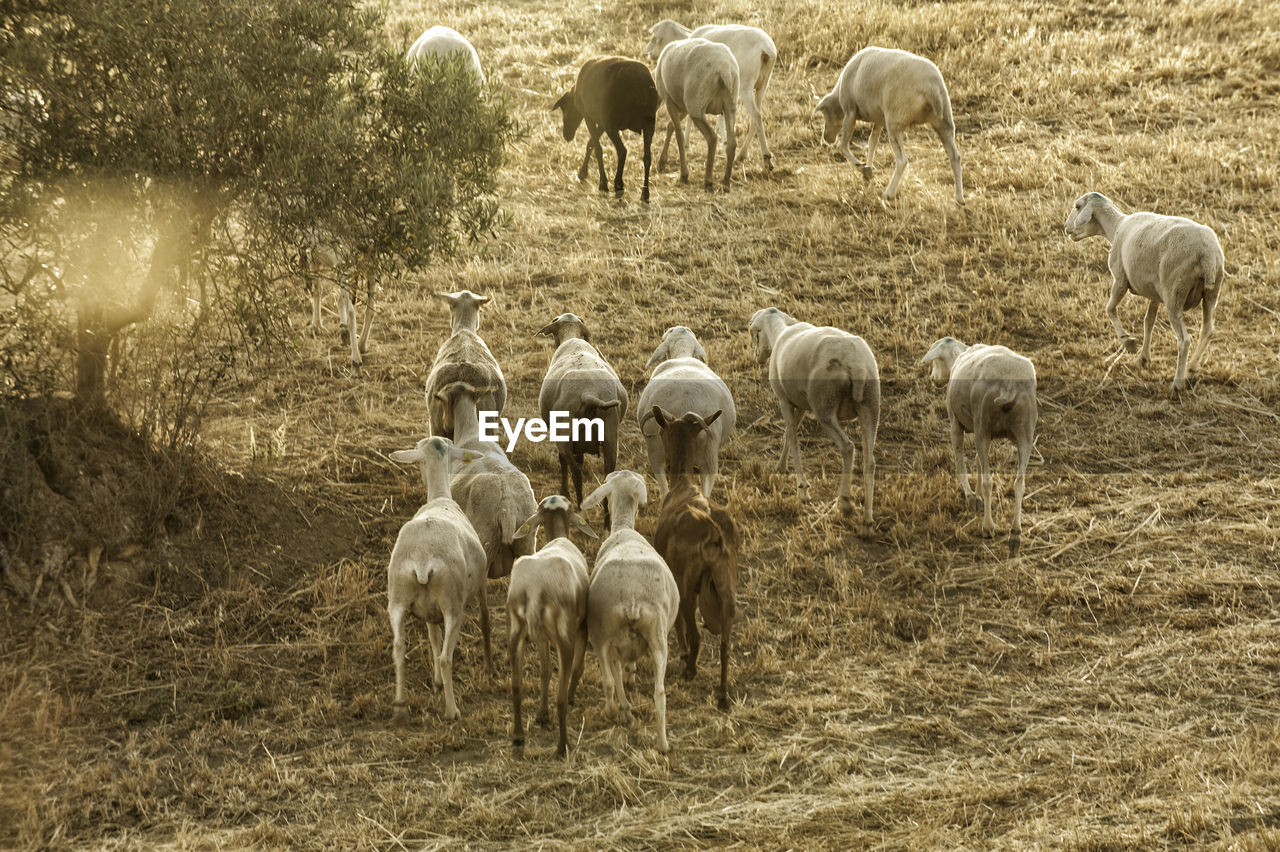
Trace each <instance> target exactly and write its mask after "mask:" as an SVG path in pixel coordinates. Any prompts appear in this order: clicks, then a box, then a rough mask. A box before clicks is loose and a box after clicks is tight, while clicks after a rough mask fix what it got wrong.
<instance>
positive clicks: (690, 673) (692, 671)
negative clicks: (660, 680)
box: [681, 663, 698, 680]
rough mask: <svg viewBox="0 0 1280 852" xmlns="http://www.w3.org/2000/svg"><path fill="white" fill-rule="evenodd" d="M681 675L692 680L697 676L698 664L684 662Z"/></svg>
mask: <svg viewBox="0 0 1280 852" xmlns="http://www.w3.org/2000/svg"><path fill="white" fill-rule="evenodd" d="M681 676H682V677H683V678H684V679H685V680H693V679H694V678H695V677H697V676H698V664H697V663H685V664H684V674H683V675H681Z"/></svg>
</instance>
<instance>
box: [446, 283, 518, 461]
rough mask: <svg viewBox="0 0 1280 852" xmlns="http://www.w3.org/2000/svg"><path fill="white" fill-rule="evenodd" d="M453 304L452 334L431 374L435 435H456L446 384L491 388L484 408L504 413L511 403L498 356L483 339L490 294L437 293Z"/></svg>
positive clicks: (480, 401) (481, 404) (480, 403)
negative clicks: (482, 326) (483, 315)
mask: <svg viewBox="0 0 1280 852" xmlns="http://www.w3.org/2000/svg"><path fill="white" fill-rule="evenodd" d="M436 296H438V297H439V298H441V299H443V300H444V301H446V302H448V304H449V326H450V330H451V331H450V334H449V337H448V339H447V340H445V342H444V343H442V344H441V345H440V350H439V351H438V352H436V360H435V363H434V364H433V365H432V367H431V373H430V374H429V375H428V376H427V414H428V416H429V418H430V426H431V434H432V435H443V436H444V437H446V438H452V437H453V434H454V430H453V422H452V420H451V417H452V409H451V408H450V407H449V406H447V405H445V402H444V400H443V399H441V398H440V396H439V392H440V390H441V389H442V388H444V387H445V386H446V385H451V384H453V383H454V382H465V383H467V384H469V385H471V386H472V387H475V388H489V389H491V390H490V392H489V393H488V394H486V395H484V396H482V397H480V398H479V399H477V400H476V405H477V406H478V407H479V409H480V410H481V411H495V412H497V413H499V414H501V413H502V407H503V406H504V405H506V403H507V382H506V380H505V379H504V378H503V377H502V368H501V367H499V366H498V359H497V358H494V357H493V353H492V352H490V351H489V347H488V346H486V345H485V342H484V341H483V340H481V339H480V335H479V334H478V333H477V329H479V328H480V306H481V305H484V304H487V303H488V301H489V297H488V296H480V295H478V294H476V293H472V292H471V291H470V290H461V291H459V292H457V293H436Z"/></svg>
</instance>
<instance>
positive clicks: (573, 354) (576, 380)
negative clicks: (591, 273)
mask: <svg viewBox="0 0 1280 852" xmlns="http://www.w3.org/2000/svg"><path fill="white" fill-rule="evenodd" d="M538 334H540V335H548V336H550V337H552V338H554V339H555V342H556V351H555V353H554V354H552V356H551V363H550V364H549V365H548V366H547V375H546V377H545V378H544V379H543V380H542V389H541V390H540V391H539V392H538V410H539V412H540V413H541V416H542V419H543V420H546V421H549V420H550V419H551V412H553V411H565V412H568V416H569V417H570V418H573V419H591V420H595V419H599V420H601V421H603V424H604V434H603V438H602V439H598V438H595V437H594V436H592V435H586V436H580V437H584V438H585V440H577V441H561V442H558V443H557V444H556V451H557V452H558V453H559V454H560V493H561V494H568V493H569V481H568V472H569V471H572V472H573V490H574V493H575V494H576V495H577V497H578V503H579V505H581V504H582V460H583V456H584V455H586V454H587V453H590V454H592V455H599V456H600V457H601V459H602V460H603V462H604V472H605V473H606V474H608V473H610V472H612V471H613V469H614V467H615V466H616V465H617V462H618V423H619V421H621V420H622V418H623V417H624V416H626V413H627V390H626V388H624V387H623V386H622V382H620V381H618V374H617V373H616V372H614V370H613V367H611V366H609V362H608V361H606V360H605V359H604V358H603V357H602V356H601V355H600V352H599V350H597V349H596V348H595V347H594V346H592V345H591V337H590V335H589V334H588V333H587V327H586V325H585V324H584V323H583V322H582V320H581V319H579V318H578V317H576V316H574V315H573V314H561V315H560V316H558V317H556V318H555V319H553V320H552V321H551V322H550V323H549V324H547V325H546V326H544V327H543V328H542V329H540V330H539V331H538ZM608 511H609V507H608V505H607V504H606V507H605V519H606V522H607V521H608V517H609V514H608Z"/></svg>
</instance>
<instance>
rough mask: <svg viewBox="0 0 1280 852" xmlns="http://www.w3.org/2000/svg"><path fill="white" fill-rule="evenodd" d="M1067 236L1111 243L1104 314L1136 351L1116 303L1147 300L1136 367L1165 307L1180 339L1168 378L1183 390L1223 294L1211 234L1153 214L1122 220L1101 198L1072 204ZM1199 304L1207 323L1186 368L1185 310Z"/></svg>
mask: <svg viewBox="0 0 1280 852" xmlns="http://www.w3.org/2000/svg"><path fill="white" fill-rule="evenodd" d="M1066 231H1067V235H1068V236H1069V237H1071V239H1072V240H1076V241H1079V240H1083V239H1085V238H1086V237H1093V236H1101V237H1103V238H1105V239H1106V240H1107V242H1109V243H1111V252H1110V253H1109V254H1108V255H1107V266H1108V267H1110V269H1111V298H1110V299H1109V300H1108V301H1107V316H1108V317H1110V319H1111V323H1112V325H1114V326H1115V329H1116V334H1117V335H1118V336H1119V338H1120V341H1121V342H1122V343H1123V344H1124V347H1125V349H1127V350H1128V351H1129V352H1133V351H1134V350H1136V349H1137V348H1138V341H1137V339H1136V338H1134V337H1133V336H1132V335H1130V334H1129V333H1128V332H1126V331H1125V328H1124V326H1123V325H1122V324H1121V323H1120V318H1119V317H1118V316H1117V315H1116V308H1117V307H1119V305H1120V300H1121V299H1123V298H1124V297H1125V294H1126V293H1128V292H1129V291H1131V290H1132V291H1133V292H1134V293H1136V294H1137V295H1139V296H1144V297H1146V298H1147V299H1149V300H1150V301H1149V302H1148V303H1147V314H1146V316H1145V317H1144V318H1143V322H1142V351H1141V352H1139V353H1138V364H1139V365H1144V364H1146V363H1147V359H1148V357H1149V356H1150V350H1151V330H1152V328H1153V327H1154V326H1155V323H1156V314H1157V312H1159V310H1160V306H1161V305H1164V309H1165V312H1166V313H1167V314H1168V316H1169V325H1171V326H1173V334H1174V336H1175V337H1177V339H1178V366H1177V368H1176V369H1175V370H1174V373H1173V390H1174V392H1175V393H1177V392H1178V391H1180V390H1182V388H1183V387H1185V386H1186V375H1187V370H1188V368H1189V369H1191V370H1193V371H1194V370H1197V369H1199V367H1200V362H1201V359H1202V358H1203V357H1204V353H1205V350H1206V349H1207V348H1208V347H1209V339H1210V338H1212V337H1213V308H1214V305H1216V304H1217V303H1218V294H1219V293H1220V291H1221V288H1222V279H1223V256H1222V245H1221V244H1220V243H1219V242H1218V236H1217V235H1216V234H1215V233H1214V232H1213V229H1212V228H1209V227H1206V226H1205V225H1201V224H1199V223H1197V222H1193V221H1191V220H1190V219H1184V218H1183V217H1181V216H1161V215H1159V214H1157V213H1130V214H1128V215H1125V214H1124V213H1121V212H1120V209H1119V208H1118V207H1116V205H1115V202H1113V201H1112V200H1111V199H1109V198H1107V197H1106V196H1105V195H1102V194H1101V193H1098V192H1088V193H1085V194H1084V195H1082V196H1080V197H1079V198H1077V199H1076V203H1075V204H1074V205H1073V206H1072V208H1071V212H1070V213H1069V214H1068V215H1067V225H1066ZM1197 304H1198V305H1200V306H1201V310H1202V311H1203V315H1204V325H1203V327H1202V328H1201V329H1200V342H1199V343H1198V344H1196V351H1195V352H1194V353H1192V354H1191V360H1190V362H1188V360H1187V353H1188V350H1189V349H1190V347H1191V339H1190V337H1189V336H1188V334H1187V330H1186V328H1185V327H1184V326H1183V324H1182V312H1183V311H1189V310H1191V309H1192V308H1194V307H1195V306H1196V305H1197Z"/></svg>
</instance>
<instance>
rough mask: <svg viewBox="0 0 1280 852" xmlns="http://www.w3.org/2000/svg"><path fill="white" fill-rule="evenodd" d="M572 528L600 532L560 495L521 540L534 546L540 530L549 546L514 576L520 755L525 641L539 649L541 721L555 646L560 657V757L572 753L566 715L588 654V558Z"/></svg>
mask: <svg viewBox="0 0 1280 852" xmlns="http://www.w3.org/2000/svg"><path fill="white" fill-rule="evenodd" d="M570 524H572V525H573V526H574V527H576V528H577V530H578V531H579V532H581V533H582V534H583V535H585V536H587V537H588V538H595V537H596V534H595V532H594V531H593V530H592V529H591V527H589V526H587V524H586V522H585V521H583V520H582V517H581V516H580V515H578V514H576V513H575V512H573V511H572V507H571V506H570V505H569V501H568V500H567V499H565V498H564V497H561V496H560V495H558V494H556V495H553V496H551V497H547V498H545V499H544V500H543V501H542V502H541V503H540V504H538V509H537V511H536V512H535V513H534V514H533V515H531V516H530V517H529V519H528V520H527V521H525V522H524V524H523V525H522V526H521V527H520V533H519V534H520V536H521V537H522V538H527V539H528V540H529V542H530V543H532V542H533V540H534V538H535V536H536V535H537V530H538V526H539V525H542V526H543V527H544V528H546V531H547V543H546V544H544V545H543V546H542V548H541V549H540V550H539V551H538V552H537V553H535V554H533V555H532V556H521V557H520V558H519V559H517V560H516V563H515V567H514V568H513V569H512V572H511V588H510V590H509V591H508V592H507V621H508V624H509V625H510V657H511V706H512V715H513V719H514V721H513V723H512V733H511V744H512V747H513V748H514V749H515V751H516V753H517V754H519V753H521V752H522V751H523V750H524V733H525V732H524V720H523V718H521V715H520V688H521V674H522V665H521V659H520V656H521V649H522V648H523V647H524V642H525V639H526V638H527V639H528V640H529V641H531V642H533V643H535V644H536V645H537V646H538V658H539V662H540V671H541V676H542V704H541V706H540V707H539V709H538V716H537V722H538V723H539V724H546V723H547V721H549V719H550V714H549V713H548V712H547V691H548V690H547V686H548V683H549V682H550V680H551V647H552V645H553V644H554V646H555V648H556V650H557V651H558V652H559V654H560V680H559V683H558V685H557V687H556V714H557V718H558V720H559V722H560V739H559V742H558V745H557V747H556V756H557V757H564V756H565V754H566V753H567V751H568V736H567V732H566V728H565V717H566V716H568V713H569V702H571V701H572V700H573V695H574V693H575V692H576V691H577V688H578V679H579V678H580V677H582V659H583V655H584V654H585V653H586V650H587V586H588V585H590V582H591V581H590V580H589V579H588V578H587V560H586V559H585V558H583V556H582V551H580V550H578V548H577V547H576V546H575V545H574V543H573V542H572V541H570V540H569V525H570Z"/></svg>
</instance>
